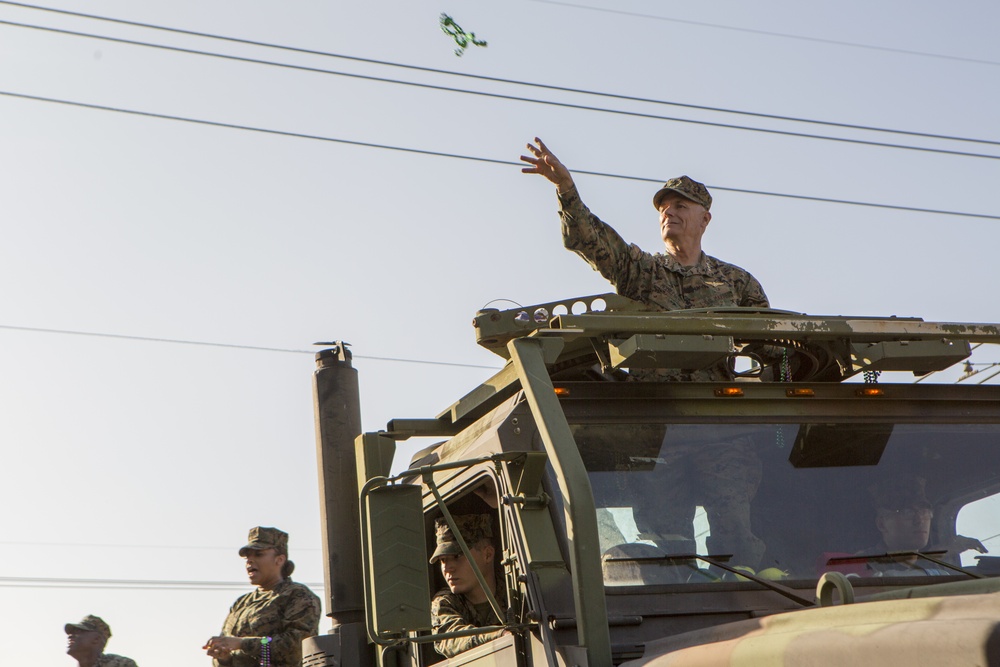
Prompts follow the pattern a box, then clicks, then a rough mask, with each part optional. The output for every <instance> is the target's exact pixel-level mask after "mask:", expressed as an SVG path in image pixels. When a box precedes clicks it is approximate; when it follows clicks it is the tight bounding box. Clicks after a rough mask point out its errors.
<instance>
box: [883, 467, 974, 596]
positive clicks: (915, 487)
mask: <svg viewBox="0 0 1000 667" xmlns="http://www.w3.org/2000/svg"><path fill="white" fill-rule="evenodd" d="M925 486H926V481H925V480H924V479H922V478H920V477H902V478H899V479H891V480H886V481H884V482H882V483H880V484H878V485H876V486H875V487H873V489H872V497H873V500H874V505H875V527H876V528H878V531H879V533H881V535H882V540H881V542H880V543H879V544H876V545H875V546H873V547H870V548H868V549H865V550H864V552H863V554H864V555H865V556H878V555H881V554H892V553H895V552H907V551H926V552H932V551H946V552H949V553H944V554H938V555H936V556H935V558H942V557H948V556H951V557H957V556H958V554H960V553H961V552H962V551H965V550H967V549H975V550H976V551H979V552H980V553H985V552H986V547H984V546H983V545H982V543H981V542H980V541H979V540H976V539H973V538H970V537H964V536H962V535H956V536H955V538H954V540H952V542H951V544H948V545H945V546H939V547H930V548H928V546H927V544H928V542H929V541H930V537H931V521H932V520H933V518H934V507H933V506H932V505H931V503H930V501H928V500H927V496H926V495H925V492H924V487H925ZM868 569H869V570H872V571H874V576H877V577H884V576H897V577H900V576H919V575H931V576H934V575H938V576H940V575H949V574H955V571H954V570H949V569H948V568H946V567H943V566H941V565H938V564H937V563H934V562H933V561H930V560H928V559H926V558H922V557H920V556H917V555H909V556H897V557H893V558H889V559H877V560H876V559H872V560H869V562H868Z"/></svg>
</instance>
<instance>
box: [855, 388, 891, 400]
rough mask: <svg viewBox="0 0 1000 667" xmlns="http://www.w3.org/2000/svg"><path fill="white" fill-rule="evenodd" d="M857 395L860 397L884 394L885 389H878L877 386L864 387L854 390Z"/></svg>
mask: <svg viewBox="0 0 1000 667" xmlns="http://www.w3.org/2000/svg"><path fill="white" fill-rule="evenodd" d="M855 393H856V394H857V395H858V396H861V397H862V398H874V397H876V396H885V390H884V389H879V388H878V387H864V388H863V389H858V390H857V392H855Z"/></svg>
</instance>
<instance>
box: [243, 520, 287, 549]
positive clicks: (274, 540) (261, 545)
mask: <svg viewBox="0 0 1000 667" xmlns="http://www.w3.org/2000/svg"><path fill="white" fill-rule="evenodd" d="M251 549H252V550H254V551H263V550H264V549H274V550H275V551H277V552H278V553H279V554H285V555H286V556H287V555H288V533H286V532H284V531H282V530H278V529H277V528H266V527H264V526H257V527H255V528H251V529H250V534H249V535H247V544H246V546H243V547H240V555H241V556H246V555H247V551H250V550H251Z"/></svg>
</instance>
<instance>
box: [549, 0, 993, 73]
mask: <svg viewBox="0 0 1000 667" xmlns="http://www.w3.org/2000/svg"><path fill="white" fill-rule="evenodd" d="M534 2H541V3H544V4H547V5H562V6H563V7H573V8H575V9H589V10H591V11H594V12H605V13H607V14H622V15H625V16H634V17H637V18H644V19H654V20H656V21H668V22H670V23H683V24H685V25H696V26H701V27H703V28H718V29H720V30H732V31H734V32H746V33H751V34H754V35H766V36H768V37H783V38H785V39H798V40H802V41H805V42H819V43H822V44H833V45H836V46H849V47H852V48H857V49H871V50H872V51H885V52H889V53H902V54H905V55H909V56H921V57H924V58H940V59H942V60H956V61H959V62H967V63H976V64H978V65H1000V62H997V61H995V60H982V59H979V58H966V57H963V56H951V55H947V54H943V53H928V52H927V51H913V50H910V49H897V48H893V47H891V46H878V45H875V44H861V43H858V42H844V41H841V40H837V39H827V38H824V37H807V36H805V35H792V34H789V33H784V32H773V31H770V30H756V29H754V28H738V27H736V26H731V25H723V24H721V23H707V22H704V21H691V20H686V19H675V18H670V17H667V16H658V15H656V14H640V13H638V12H627V11H623V10H620V9H606V8H604V7H592V6H590V5H580V4H576V3H574V2H562V1H560V0H534Z"/></svg>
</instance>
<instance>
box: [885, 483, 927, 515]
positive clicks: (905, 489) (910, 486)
mask: <svg viewBox="0 0 1000 667" xmlns="http://www.w3.org/2000/svg"><path fill="white" fill-rule="evenodd" d="M925 486H926V480H924V479H923V478H921V477H903V478H900V479H889V480H886V481H884V482H881V483H879V484H876V485H875V486H873V487H872V489H871V493H872V500H873V501H874V503H875V508H876V509H886V510H902V509H909V508H911V507H926V508H930V507H931V503H930V501H928V500H927V496H926V495H925V493H924V487H925Z"/></svg>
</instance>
